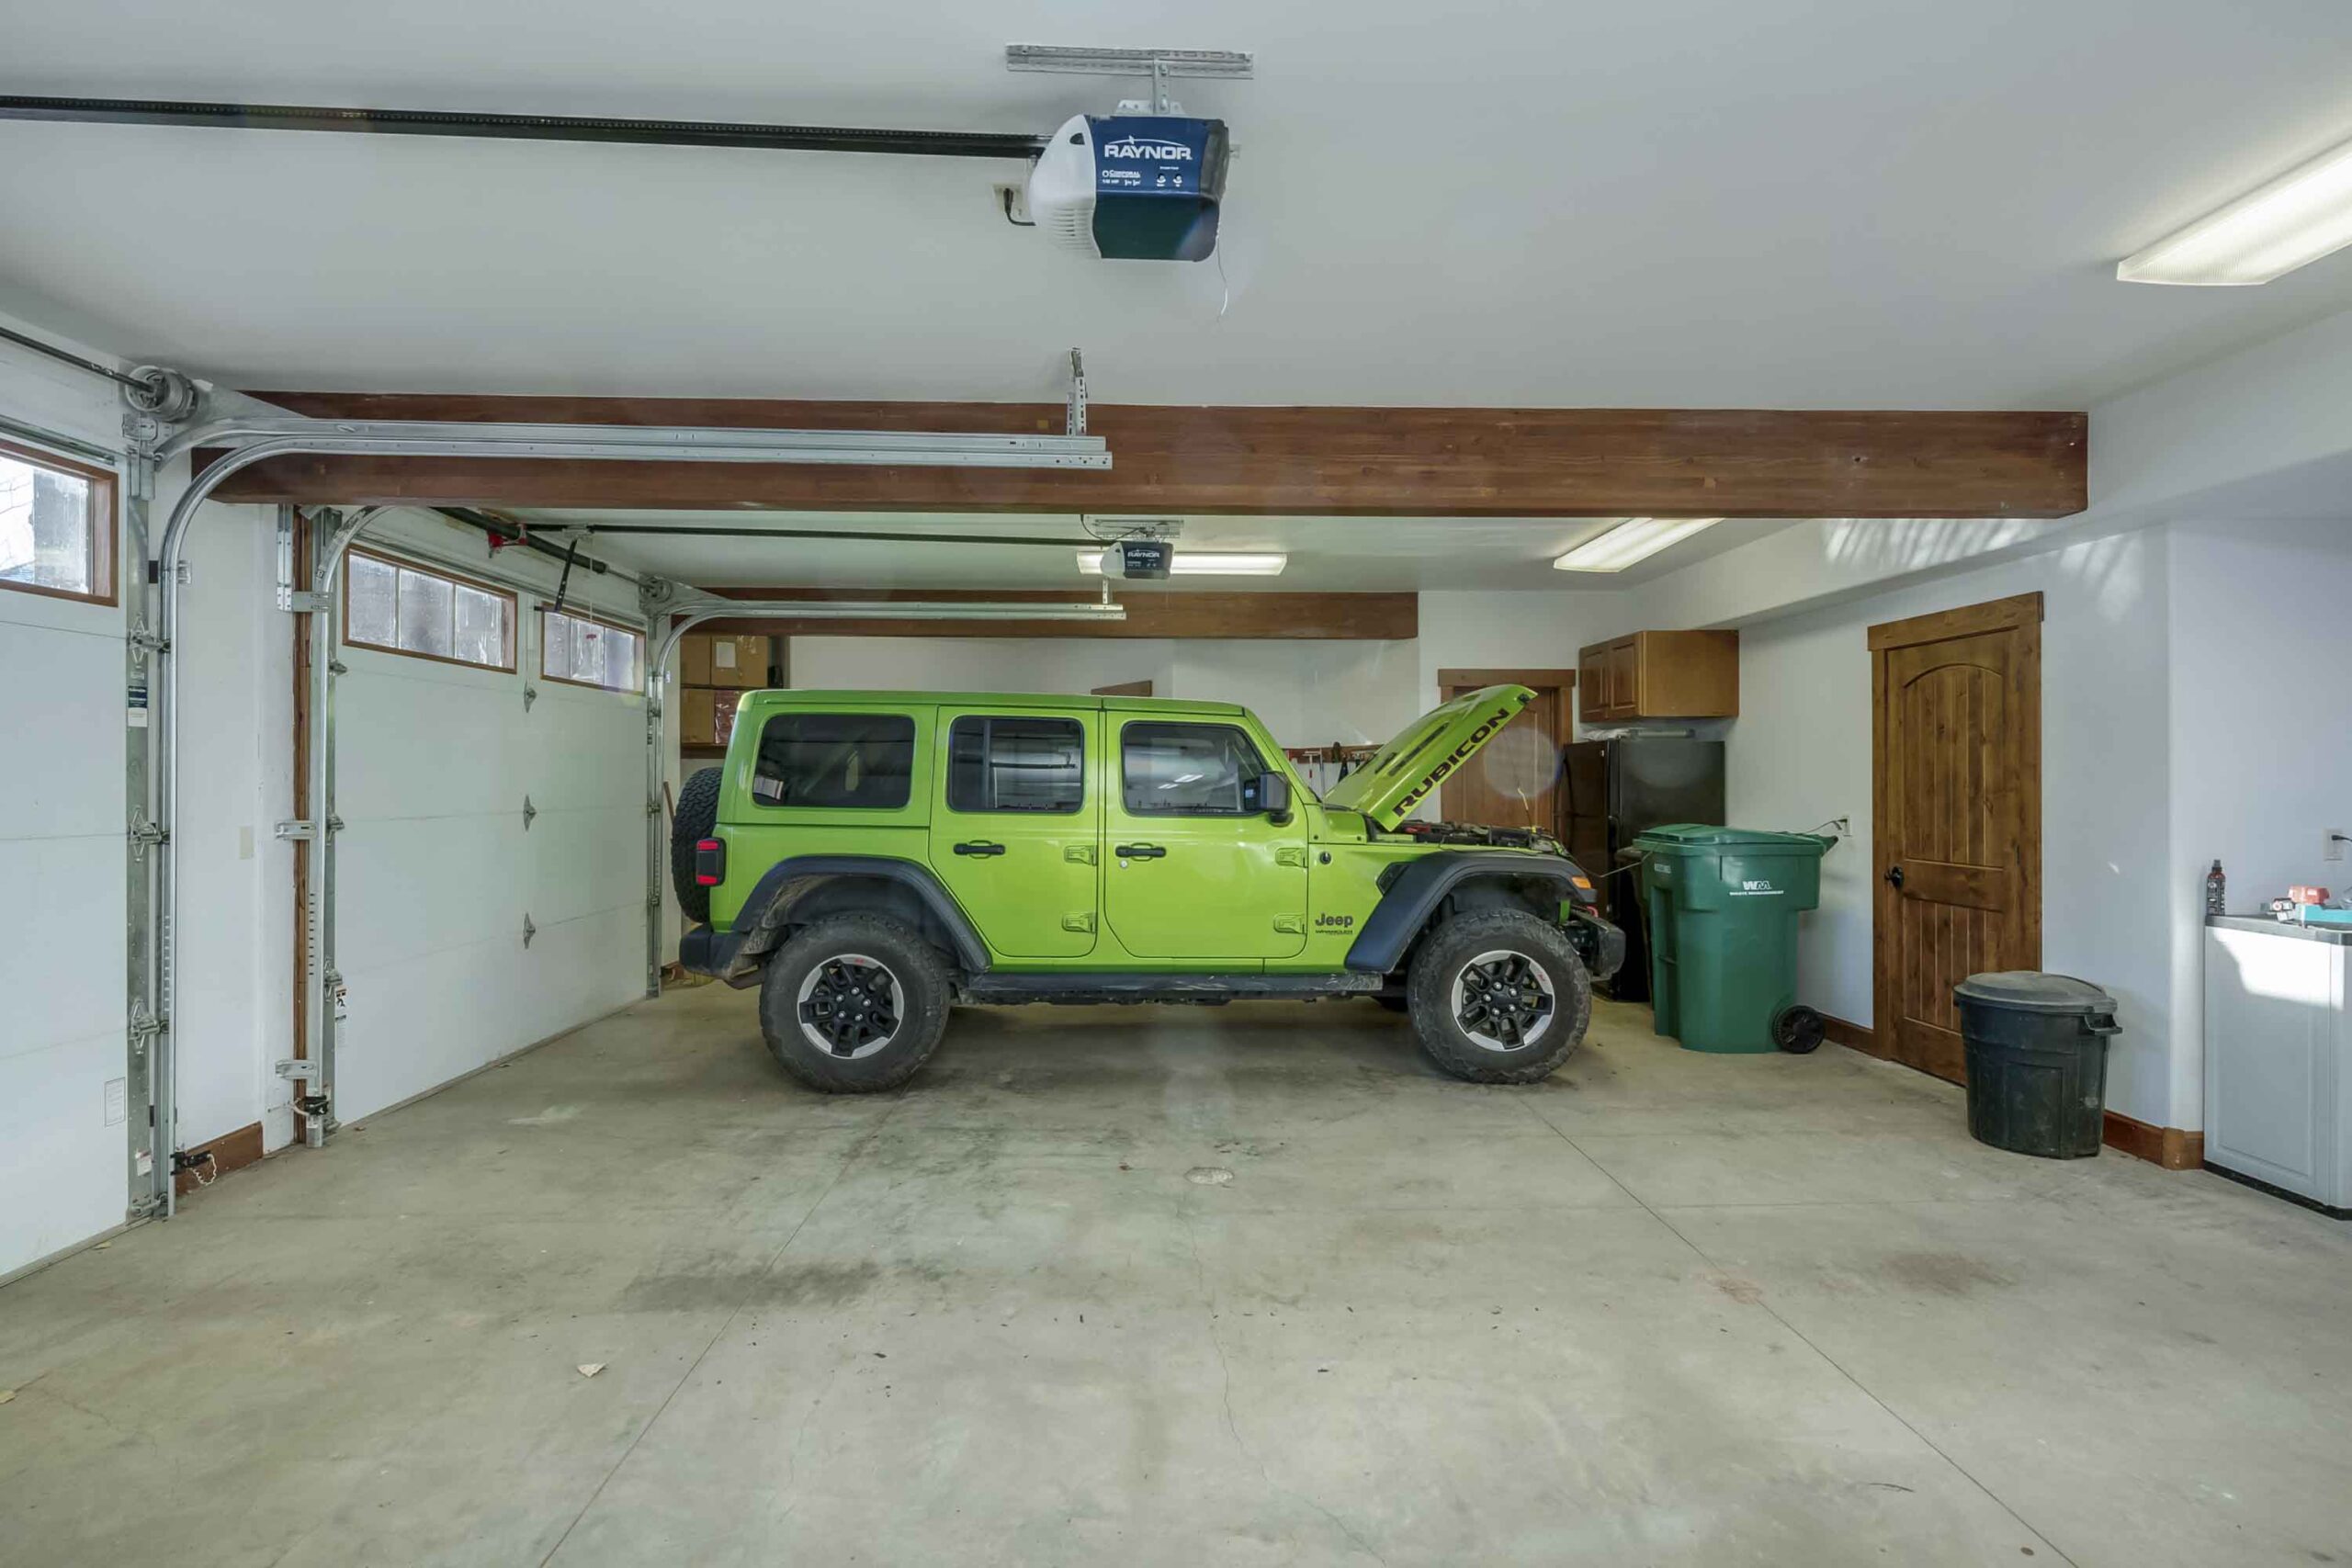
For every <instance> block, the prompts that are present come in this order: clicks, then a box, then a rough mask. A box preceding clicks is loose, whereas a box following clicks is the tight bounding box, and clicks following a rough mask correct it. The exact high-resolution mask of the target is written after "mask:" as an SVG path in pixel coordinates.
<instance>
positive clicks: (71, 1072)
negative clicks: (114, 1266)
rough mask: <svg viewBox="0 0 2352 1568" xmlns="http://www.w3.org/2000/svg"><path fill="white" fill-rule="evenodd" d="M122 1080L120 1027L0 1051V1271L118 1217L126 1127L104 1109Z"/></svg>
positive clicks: (120, 1213)
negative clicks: (109, 1090)
mask: <svg viewBox="0 0 2352 1568" xmlns="http://www.w3.org/2000/svg"><path fill="white" fill-rule="evenodd" d="M118 962H119V960H118ZM116 978H117V996H116V1000H117V1003H118V1007H119V1003H120V999H121V998H120V987H119V982H120V971H119V970H118V971H117V976H116ZM122 1076H123V1038H122V1032H121V1031H120V1030H119V1029H118V1030H113V1031H110V1032H107V1033H104V1034H94V1035H91V1036H89V1037H87V1038H86V1039H81V1040H69V1041H65V1042H62V1043H59V1044H54V1045H50V1046H46V1047H44V1048H41V1049H40V1050H35V1051H28V1052H26V1053H23V1054H21V1055H11V1056H6V1057H0V1274H5V1273H6V1272H7V1271H8V1270H10V1269H18V1268H22V1267H23V1266H24V1265H25V1264H28V1263H30V1262H32V1261H33V1260H35V1259H36V1258H46V1257H48V1256H49V1255H50V1254H51V1253H52V1252H56V1251H59V1250H61V1249H62V1248H64V1247H71V1246H73V1245H74V1243H75V1242H77V1241H81V1240H83V1239H85V1237H88V1236H93V1235H96V1234H97V1233H98V1232H100V1231H103V1230H106V1229H107V1228H108V1227H110V1226H113V1225H119V1224H121V1223H122V1216H123V1209H124V1201H125V1198H124V1194H125V1192H126V1190H127V1189H126V1185H125V1183H126V1178H125V1176H124V1174H123V1171H124V1161H125V1160H126V1159H128V1158H129V1157H130V1144H129V1138H128V1134H129V1128H128V1127H127V1126H126V1125H125V1124H123V1123H121V1122H116V1123H114V1124H112V1125H109V1124H108V1123H107V1114H106V1111H107V1108H106V1085H107V1081H108V1080H109V1079H113V1078H119V1077H122Z"/></svg>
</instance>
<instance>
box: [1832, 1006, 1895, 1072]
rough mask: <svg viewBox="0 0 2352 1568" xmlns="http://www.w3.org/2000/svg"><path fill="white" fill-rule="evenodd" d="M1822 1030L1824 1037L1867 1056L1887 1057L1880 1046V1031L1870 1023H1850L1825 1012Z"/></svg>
mask: <svg viewBox="0 0 2352 1568" xmlns="http://www.w3.org/2000/svg"><path fill="white" fill-rule="evenodd" d="M1821 1032H1822V1034H1823V1036H1824V1037H1826V1038H1827V1039H1830V1040H1834V1041H1836V1042H1837V1043H1838V1044H1840V1045H1844V1046H1847V1047H1849V1048H1850V1049H1852V1050H1856V1051H1860V1053H1861V1054H1862V1055H1865V1056H1876V1057H1878V1058H1879V1059H1880V1060H1882V1061H1883V1060H1884V1059H1885V1057H1886V1053H1885V1052H1884V1051H1883V1050H1881V1049H1880V1048H1879V1043H1878V1032H1877V1031H1876V1030H1874V1029H1872V1028H1871V1026H1870V1025H1869V1024H1866V1023H1849V1022H1848V1021H1846V1020H1844V1019H1842V1018H1832V1017H1830V1016H1829V1015H1828V1014H1827V1013H1826V1012H1825V1013H1823V1014H1822V1015H1821Z"/></svg>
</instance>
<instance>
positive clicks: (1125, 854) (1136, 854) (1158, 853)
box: [1112, 844, 1168, 860]
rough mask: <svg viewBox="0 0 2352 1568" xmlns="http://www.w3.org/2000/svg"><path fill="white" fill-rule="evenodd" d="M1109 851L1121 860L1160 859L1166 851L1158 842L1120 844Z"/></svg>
mask: <svg viewBox="0 0 2352 1568" xmlns="http://www.w3.org/2000/svg"><path fill="white" fill-rule="evenodd" d="M1112 853H1113V854H1114V855H1116V856H1118V857H1119V858H1120V859H1121V860H1160V859H1163V858H1164V857H1165V856H1166V855H1167V853H1168V852H1167V851H1166V850H1164V849H1162V848H1161V847H1160V846H1159V845H1158V844H1121V845H1119V846H1118V847H1117V848H1115V849H1114V850H1113V851H1112Z"/></svg>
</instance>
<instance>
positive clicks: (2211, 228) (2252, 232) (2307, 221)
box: [2115, 142, 2352, 288]
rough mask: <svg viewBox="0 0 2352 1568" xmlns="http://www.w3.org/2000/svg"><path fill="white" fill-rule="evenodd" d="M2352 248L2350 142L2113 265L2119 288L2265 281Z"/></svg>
mask: <svg viewBox="0 0 2352 1568" xmlns="http://www.w3.org/2000/svg"><path fill="white" fill-rule="evenodd" d="M2346 245H2352V142H2347V143H2346V144H2345V145H2344V146H2342V147H2338V148H2337V149H2335V151H2334V152H2324V153H2322V154H2321V155H2320V156H2318V157H2316V158H2314V159H2312V161H2311V162H2310V163H2308V164H2304V165H2303V166H2302V167H2301V168H2300V169H2295V170H2293V171H2291V172H2290V173H2288V174H2284V175H2280V176H2278V178H2277V179H2275V180H2272V181H2271V182H2270V183H2269V184H2268V185H2267V186H2263V187H2262V188H2261V189H2260V190H2257V191H2255V192H2253V193H2252V194H2250V195H2247V196H2242V197H2238V199H2237V200H2235V201H2233V202H2232V203H2230V204H2229V205H2228V206H2227V207H2224V208H2222V209H2221V210H2220V211H2218V212H2211V213H2208V214H2207V215H2206V216H2204V217H2202V218H2199V220H2197V221H2196V222H2194V223H2191V224H2190V225H2189V226H2188V228H2186V229H2183V230H2182V231H2180V232H2179V233H2177V234H2173V235H2170V236H2168V237H2167V238H2165V239H2162V240H2159V241H2157V242H2156V243H2154V244H2153V245H2150V246H2149V247H2148V248H2147V249H2146V250H2144V251H2142V252H2141V253H2140V254H2137V255H2134V256H2127V257H2125V258H2124V259H2123V260H2122V261H2120V262H2118V263H2117V264H2116V266H2115V276H2117V277H2118V278H2120V279H2121V280H2122V281H2123V282H2125V283H2182V284H2195V285H2202V286H2204V287H2207V288H2219V287H2227V286H2231V285H2241V286H2242V285H2245V284H2251V283H2267V282H2269V281H2270V280H2271V279H2272V278H2274V277H2277V276H2280V275H2281V274H2284V273H2290V272H2292V271H2294V270H2295V269H2296V268H2297V267H2299V266H2307V265H2310V264H2311V263H2312V262H2315V261H2317V260H2319V258H2320V257H2322V256H2324V255H2328V254H2332V253H2334V252H2336V251H2340V250H2342V249H2343V248H2344V247H2345V246H2346Z"/></svg>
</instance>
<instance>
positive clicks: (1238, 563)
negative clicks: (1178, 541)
mask: <svg viewBox="0 0 2352 1568" xmlns="http://www.w3.org/2000/svg"><path fill="white" fill-rule="evenodd" d="M1289 564H1290V557H1288V556H1287V555H1284V554H1282V553H1281V552H1280V551H1272V550H1269V551H1262V552H1247V551H1245V552H1241V553H1238V554H1226V555H1217V554H1214V553H1211V552H1208V551H1204V550H1178V551H1177V552H1176V558H1175V560H1174V561H1172V562H1170V565H1169V568H1168V570H1170V571H1171V572H1173V573H1174V574H1175V575H1177V576H1178V577H1280V576H1281V575H1282V570H1283V568H1284V567H1286V566H1288V565H1289ZM1078 570H1080V571H1083V572H1086V573H1088V574H1090V575H1091V576H1095V577H1100V576H1101V575H1103V552H1102V551H1100V550H1080V551H1079V552H1078Z"/></svg>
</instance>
